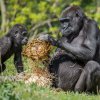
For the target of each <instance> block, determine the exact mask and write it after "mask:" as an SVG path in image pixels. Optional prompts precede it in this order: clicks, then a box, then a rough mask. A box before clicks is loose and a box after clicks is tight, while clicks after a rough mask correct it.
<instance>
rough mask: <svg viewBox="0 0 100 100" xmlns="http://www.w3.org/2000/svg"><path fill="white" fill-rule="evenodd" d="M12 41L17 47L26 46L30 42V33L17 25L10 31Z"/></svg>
mask: <svg viewBox="0 0 100 100" xmlns="http://www.w3.org/2000/svg"><path fill="white" fill-rule="evenodd" d="M8 35H10V36H11V38H12V41H13V42H14V44H16V45H25V44H26V43H27V41H28V33H27V30H26V28H25V27H24V26H23V25H21V24H16V25H14V26H13V27H12V29H11V30H10V31H9V34H8Z"/></svg>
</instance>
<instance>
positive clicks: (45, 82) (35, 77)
mask: <svg viewBox="0 0 100 100" xmlns="http://www.w3.org/2000/svg"><path fill="white" fill-rule="evenodd" d="M51 80H52V78H51V75H50V74H49V73H48V71H47V70H46V69H45V70H44V69H41V68H36V69H35V70H34V73H31V74H30V75H26V76H25V77H24V81H25V83H26V84H31V83H36V84H37V85H38V86H44V87H46V86H50V85H51Z"/></svg>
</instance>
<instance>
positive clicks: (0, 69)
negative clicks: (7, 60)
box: [0, 64, 6, 73]
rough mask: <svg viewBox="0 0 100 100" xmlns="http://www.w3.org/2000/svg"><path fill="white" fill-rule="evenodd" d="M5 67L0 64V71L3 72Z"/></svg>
mask: <svg viewBox="0 0 100 100" xmlns="http://www.w3.org/2000/svg"><path fill="white" fill-rule="evenodd" d="M5 69H6V66H5V64H1V65H0V73H1V72H3V71H4V70H5Z"/></svg>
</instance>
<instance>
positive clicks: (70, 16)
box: [60, 7, 84, 37]
mask: <svg viewBox="0 0 100 100" xmlns="http://www.w3.org/2000/svg"><path fill="white" fill-rule="evenodd" d="M71 9H72V7H71ZM71 9H70V8H67V9H65V10H64V12H62V15H61V18H60V23H61V32H62V34H63V35H64V36H66V37H67V36H69V35H71V34H73V35H75V34H78V33H79V31H80V30H81V28H82V26H83V16H84V15H83V13H80V12H78V11H77V10H73V9H74V8H73V9H72V10H71Z"/></svg>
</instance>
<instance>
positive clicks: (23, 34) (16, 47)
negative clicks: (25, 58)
mask: <svg viewBox="0 0 100 100" xmlns="http://www.w3.org/2000/svg"><path fill="white" fill-rule="evenodd" d="M27 41H28V39H27V30H26V28H25V27H24V26H23V25H20V24H16V25H14V26H13V27H12V29H11V30H10V31H9V32H8V34H6V35H5V36H4V37H2V38H1V39H0V53H1V65H0V72H3V71H4V70H5V69H6V66H5V64H4V62H5V61H6V60H7V59H8V58H9V57H11V55H12V54H14V64H15V67H16V69H17V72H18V73H20V72H22V71H23V64H22V56H21V52H22V45H24V44H26V43H27Z"/></svg>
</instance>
